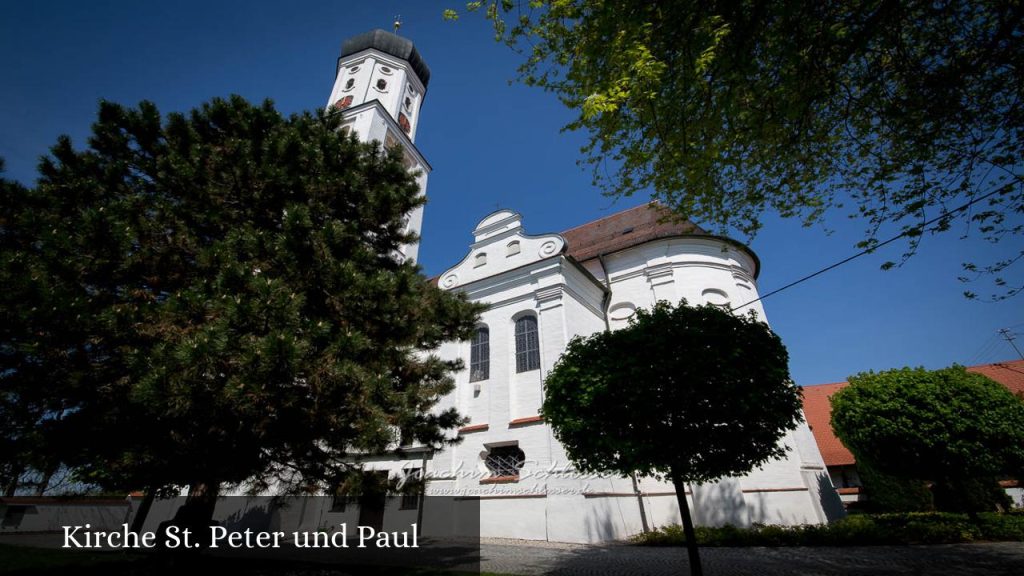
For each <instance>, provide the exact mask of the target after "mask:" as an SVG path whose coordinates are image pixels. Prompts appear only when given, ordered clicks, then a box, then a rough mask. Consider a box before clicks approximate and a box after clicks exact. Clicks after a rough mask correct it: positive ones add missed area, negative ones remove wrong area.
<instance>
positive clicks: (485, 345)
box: [469, 326, 491, 382]
mask: <svg viewBox="0 0 1024 576" xmlns="http://www.w3.org/2000/svg"><path fill="white" fill-rule="evenodd" d="M490 377H491V331H490V330H488V329H487V326H480V327H478V328H477V329H476V331H475V332H473V340H472V341H471V342H470V346H469V381H470V382H478V381H480V380H487V379H488V378H490Z"/></svg>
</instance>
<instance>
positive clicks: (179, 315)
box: [2, 96, 478, 518]
mask: <svg viewBox="0 0 1024 576" xmlns="http://www.w3.org/2000/svg"><path fill="white" fill-rule="evenodd" d="M338 127H339V125H338V119H337V118H334V117H331V116H329V115H326V114H321V113H318V114H313V113H303V114H299V115H292V116H290V117H283V116H282V115H281V114H280V113H278V112H277V111H276V110H275V109H274V107H273V105H272V104H271V103H270V102H269V101H267V102H264V103H263V104H262V105H259V106H256V105H252V104H250V103H248V102H246V101H245V100H243V99H242V98H241V97H238V96H233V97H231V98H229V99H226V100H225V99H214V100H212V101H211V102H209V103H206V104H203V105H202V106H200V107H199V108H196V109H194V110H192V111H191V112H189V113H188V114H169V115H167V116H166V118H162V117H161V115H160V113H159V112H158V110H157V109H156V107H155V106H154V105H153V104H151V103H148V102H142V103H140V104H139V106H138V107H136V108H127V107H123V106H120V105H117V104H113V103H108V102H104V103H101V105H100V110H99V119H98V121H97V122H96V124H95V125H94V126H93V130H92V136H91V137H90V139H89V143H88V147H87V148H86V149H85V150H75V149H74V148H73V147H72V145H71V143H70V141H69V140H68V139H67V138H62V139H61V140H60V141H59V142H58V143H57V145H56V146H55V147H54V148H53V149H52V155H51V157H48V158H46V159H44V160H43V162H42V163H41V165H40V178H39V181H38V184H37V186H35V187H34V188H33V189H31V190H23V191H22V192H20V193H18V194H12V195H11V196H12V198H8V197H6V196H5V198H4V202H5V204H7V203H8V202H11V204H12V206H13V205H16V204H20V205H21V206H22V209H21V210H20V211H19V210H15V211H14V213H17V214H21V217H19V218H18V219H16V220H10V221H8V222H6V223H5V225H4V234H5V237H6V236H7V235H15V236H17V237H19V238H24V239H25V241H24V242H23V243H22V245H23V247H25V248H24V249H23V250H22V251H21V252H18V253H17V254H15V255H14V256H10V258H12V259H13V260H15V261H17V262H21V263H22V264H23V266H22V268H23V270H11V271H10V272H9V273H10V275H12V276H18V278H16V279H15V280H16V281H17V282H19V283H20V284H22V285H23V286H24V288H23V290H22V292H23V293H32V294H34V295H37V296H38V298H39V299H40V300H41V301H42V304H41V305H40V306H37V309H38V310H49V312H45V314H43V315H42V316H43V317H39V316H38V315H36V316H32V315H29V316H27V317H26V318H25V319H24V321H23V322H22V324H23V325H24V326H23V329H22V330H21V331H20V334H19V335H18V336H17V337H18V338H22V337H24V338H28V339H29V341H28V343H27V344H24V345H22V344H21V343H20V341H16V340H15V339H12V337H11V336H10V335H9V334H6V333H5V334H4V342H3V344H2V345H3V347H4V349H5V350H6V349H8V348H9V347H12V346H14V347H18V346H21V347H24V346H26V345H27V346H29V347H31V346H36V347H37V348H36V349H35V350H36V351H37V352H38V351H40V350H43V349H46V350H48V351H49V352H54V351H56V353H57V355H58V356H61V359H60V361H57V362H54V361H52V359H50V358H48V357H47V353H37V354H36V355H35V356H32V361H33V362H35V363H36V364H38V366H39V367H40V370H42V371H43V373H46V372H48V371H49V370H50V369H51V367H52V366H57V367H61V370H60V371H57V372H55V373H53V377H52V378H49V379H47V378H42V379H36V383H37V384H39V383H45V391H46V394H45V396H46V397H47V398H48V399H49V400H50V401H52V402H55V403H56V404H57V405H59V406H60V408H61V409H60V410H59V411H54V410H49V411H48V417H47V420H48V421H49V424H48V427H49V428H52V431H51V432H50V434H51V436H52V437H53V438H55V439H56V441H53V442H50V443H49V446H50V448H51V449H52V450H53V451H54V452H55V453H59V454H60V457H61V458H62V459H63V460H64V461H66V462H68V463H69V464H71V465H74V466H75V467H77V469H78V470H79V471H80V475H81V477H83V478H86V479H91V480H93V481H96V482H99V483H100V484H103V485H106V486H108V487H114V486H116V487H120V488H124V489H132V488H133V489H141V488H145V489H147V490H150V491H153V490H158V489H161V488H166V487H170V486H189V487H190V495H191V496H192V497H193V498H192V502H193V503H195V504H196V506H198V507H200V508H203V509H204V511H203V512H202V514H201V515H206V514H207V513H212V502H213V498H215V497H216V495H217V493H218V491H219V489H220V487H221V486H222V485H223V484H226V483H240V482H243V481H252V482H255V483H256V485H267V484H270V483H271V482H275V481H277V482H280V481H290V482H292V483H294V484H295V485H299V486H305V487H315V486H321V487H322V486H323V485H324V483H325V482H327V481H329V480H330V479H331V478H334V477H337V476H338V475H339V474H342V473H343V472H344V471H345V470H346V469H347V468H348V466H349V465H348V464H346V455H350V454H351V453H352V452H353V451H380V450H384V449H387V448H389V447H391V446H393V445H394V444H395V443H396V441H397V440H398V437H399V435H400V434H404V435H405V437H407V438H415V439H416V440H417V441H419V442H422V443H424V444H427V445H434V446H437V445H440V444H441V443H443V442H445V438H446V436H447V435H446V431H448V430H450V429H452V428H455V427H456V426H458V425H459V423H460V422H461V417H460V416H459V415H458V414H457V413H456V412H455V411H454V410H447V411H439V410H436V409H434V406H435V404H436V402H437V401H438V400H439V399H440V398H441V397H442V396H443V395H444V394H446V393H448V392H449V391H450V390H451V389H452V386H453V383H452V380H451V378H450V376H449V374H450V372H451V371H452V370H454V369H457V368H459V364H458V363H457V362H449V361H442V360H441V359H439V358H438V357H437V356H435V355H433V354H431V353H430V352H429V351H430V350H432V349H434V348H436V347H437V346H438V345H439V344H440V343H441V342H444V341H449V340H455V339H464V338H467V337H468V335H469V331H470V330H471V328H472V325H473V322H474V319H475V317H476V315H477V313H478V308H477V307H476V306H474V305H471V304H469V303H467V302H466V300H465V299H464V298H463V297H460V296H457V295H453V294H450V293H446V292H443V291H441V290H439V289H438V288H437V287H435V286H433V285H432V284H430V283H429V282H427V281H426V279H425V278H424V276H423V275H422V273H421V270H420V268H419V267H418V266H417V265H416V264H414V263H412V262H409V261H405V260H404V259H403V258H401V256H400V249H401V246H402V245H405V244H408V243H410V242H415V241H417V238H416V236H415V234H413V233H410V232H408V231H407V230H406V228H405V216H406V215H407V214H408V213H409V212H410V211H411V210H413V209H414V208H417V207H419V206H420V205H422V203H423V202H424V201H425V198H424V197H423V196H422V195H420V194H419V190H418V187H417V185H416V183H415V180H414V177H413V175H410V174H409V173H408V172H407V171H406V169H405V168H404V167H403V165H402V162H401V155H400V153H399V151H397V150H384V149H382V148H381V147H380V145H379V144H363V143H360V142H357V141H356V140H355V139H353V138H351V137H346V136H343V135H341V134H340V133H339V131H338ZM29 205H31V206H29ZM4 212H5V213H7V209H6V206H5V210H4ZM8 227H10V228H11V229H10V230H8ZM5 254H6V253H5ZM6 258H8V256H6V255H5V269H6ZM6 273H8V272H7V271H5V274H6ZM4 305H5V314H11V313H14V312H13V311H11V310H7V309H6V307H7V306H12V307H13V306H16V305H17V302H16V301H10V300H8V301H6V302H4ZM54 342H55V343H56V344H54ZM30 356H31V354H30ZM64 356H67V358H64ZM72 359H73V360H74V362H71V360H72ZM6 361H7V359H6V357H5V362H6ZM65 365H66V366H67V368H66V370H65V369H64V366H65ZM2 369H3V372H2V374H3V376H2V378H3V380H4V381H5V386H6V383H7V382H9V381H11V380H12V379H14V380H17V379H24V377H23V369H22V368H20V367H18V366H17V365H15V366H12V365H9V364H5V365H4V366H3V368H2ZM206 517H207V518H208V516H206Z"/></svg>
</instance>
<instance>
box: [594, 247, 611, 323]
mask: <svg viewBox="0 0 1024 576" xmlns="http://www.w3.org/2000/svg"><path fill="white" fill-rule="evenodd" d="M597 261H598V263H599V264H601V273H602V274H604V288H605V290H604V302H603V303H602V306H601V307H602V308H603V310H602V311H601V312H603V313H604V331H605V332H611V331H612V325H611V323H610V322H609V321H608V307H609V306H611V304H612V281H611V278H609V277H608V268H607V267H605V265H604V254H598V255H597Z"/></svg>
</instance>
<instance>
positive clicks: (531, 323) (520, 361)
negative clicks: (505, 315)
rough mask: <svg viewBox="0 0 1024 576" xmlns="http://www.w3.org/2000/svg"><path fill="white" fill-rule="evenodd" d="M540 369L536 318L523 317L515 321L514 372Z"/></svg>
mask: <svg viewBox="0 0 1024 576" xmlns="http://www.w3.org/2000/svg"><path fill="white" fill-rule="evenodd" d="M539 369H540V337H539V336H538V334H537V317H536V316H523V317H522V318H520V319H519V320H516V372H529V371H530V370H539Z"/></svg>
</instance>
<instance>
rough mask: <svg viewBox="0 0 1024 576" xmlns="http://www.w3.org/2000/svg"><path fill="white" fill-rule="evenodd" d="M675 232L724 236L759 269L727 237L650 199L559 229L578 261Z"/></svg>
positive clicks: (716, 237)
mask: <svg viewBox="0 0 1024 576" xmlns="http://www.w3.org/2000/svg"><path fill="white" fill-rule="evenodd" d="M676 236H697V237H705V238H715V239H718V240H724V241H726V242H729V243H730V244H733V245H735V246H736V247H738V248H740V249H742V250H743V251H745V252H746V253H747V254H749V255H750V257H751V258H752V259H753V260H754V277H755V278H756V277H757V275H758V272H759V271H760V267H761V266H760V262H759V260H758V258H757V255H756V254H754V253H753V251H751V250H750V248H747V247H746V246H744V245H743V244H741V243H739V242H736V241H735V240H732V239H730V238H724V237H721V236H714V235H712V234H709V233H708V232H706V231H705V230H704V229H703V228H701V227H700V226H698V225H696V224H694V223H693V222H690V221H689V220H678V219H675V218H673V217H672V212H671V211H670V210H668V209H667V208H665V207H664V206H662V205H661V204H658V203H656V202H651V203H648V204H641V205H640V206H637V207H635V208H630V209H628V210H623V211H622V212H617V213H615V214H612V215H610V216H605V217H604V218H599V219H597V220H594V221H591V222H587V223H586V224H583V225H580V226H577V227H575V228H571V229H569V230H566V231H565V232H562V237H563V238H565V243H566V245H567V251H566V254H568V255H569V256H572V257H573V258H575V259H576V260H578V261H580V262H584V261H586V260H590V259H592V258H597V257H598V256H599V255H602V254H611V253H612V252H618V251H620V250H625V249H626V248H632V247H633V246H638V245H640V244H643V243H644V242H650V241H652V240H658V239H660V238H672V237H676Z"/></svg>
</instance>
